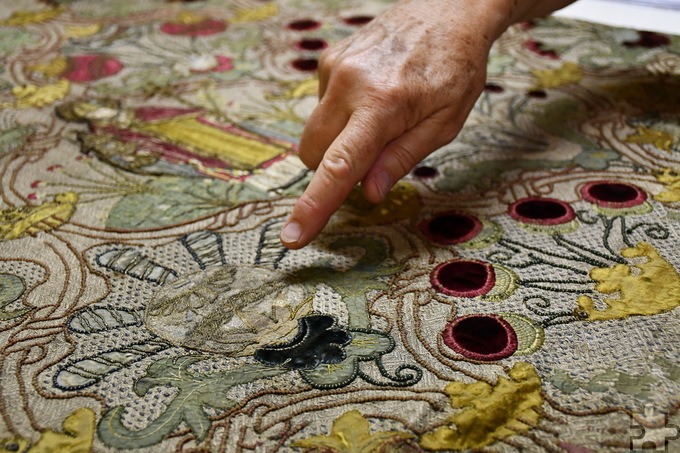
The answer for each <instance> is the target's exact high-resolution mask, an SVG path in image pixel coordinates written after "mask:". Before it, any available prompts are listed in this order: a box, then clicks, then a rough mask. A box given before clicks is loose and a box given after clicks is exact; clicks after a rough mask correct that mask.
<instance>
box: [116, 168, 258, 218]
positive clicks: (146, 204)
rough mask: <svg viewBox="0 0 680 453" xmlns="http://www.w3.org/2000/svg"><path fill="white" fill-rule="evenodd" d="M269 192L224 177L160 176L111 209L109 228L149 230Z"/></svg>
mask: <svg viewBox="0 0 680 453" xmlns="http://www.w3.org/2000/svg"><path fill="white" fill-rule="evenodd" d="M263 198H266V195H264V194H262V193H260V192H257V191H255V190H252V189H249V188H247V187H246V186H244V185H242V184H239V183H233V182H227V181H220V180H211V179H199V178H181V177H175V176H160V177H157V178H154V179H152V180H150V182H149V183H148V184H147V185H146V190H145V191H144V192H143V193H135V194H129V195H125V196H124V197H123V198H122V199H120V200H119V201H118V202H117V203H116V204H115V205H114V207H113V208H112V209H111V211H110V212H109V216H108V219H107V220H106V227H107V228H118V229H129V230H138V229H147V228H157V227H164V226H168V225H175V224H178V223H182V222H186V221H190V220H194V219H198V218H201V217H205V216H209V215H213V214H216V213H218V212H221V211H225V210H228V209H229V208H231V207H233V206H235V205H237V204H239V203H244V202H246V201H249V200H255V199H263Z"/></svg>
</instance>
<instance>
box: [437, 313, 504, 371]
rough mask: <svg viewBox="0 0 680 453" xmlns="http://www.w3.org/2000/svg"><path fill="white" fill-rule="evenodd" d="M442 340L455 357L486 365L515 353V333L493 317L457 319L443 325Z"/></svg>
mask: <svg viewBox="0 0 680 453" xmlns="http://www.w3.org/2000/svg"><path fill="white" fill-rule="evenodd" d="M443 339H444V344H446V345H447V346H448V347H449V348H451V349H453V350H454V351H456V352H457V353H458V354H460V355H462V356H464V357H467V358H469V359H473V360H480V361H485V362H488V361H493V360H500V359H504V358H506V357H510V356H511V355H512V354H514V353H515V351H516V350H517V334H516V333H515V330H514V329H513V328H512V326H511V325H510V324H509V323H508V322H507V321H505V320H504V319H503V318H501V317H500V316H497V315H494V314H475V315H467V316H461V317H460V318H456V319H454V320H453V321H452V322H450V323H448V324H447V325H446V328H445V329H444V332H443Z"/></svg>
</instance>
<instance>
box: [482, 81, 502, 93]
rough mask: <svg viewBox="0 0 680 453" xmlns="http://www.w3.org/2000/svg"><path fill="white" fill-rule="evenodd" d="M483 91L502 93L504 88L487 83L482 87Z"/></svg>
mask: <svg viewBox="0 0 680 453" xmlns="http://www.w3.org/2000/svg"><path fill="white" fill-rule="evenodd" d="M484 91H489V92H491V93H502V92H503V91H505V88H503V87H502V86H500V85H498V84H496V83H487V84H486V85H484Z"/></svg>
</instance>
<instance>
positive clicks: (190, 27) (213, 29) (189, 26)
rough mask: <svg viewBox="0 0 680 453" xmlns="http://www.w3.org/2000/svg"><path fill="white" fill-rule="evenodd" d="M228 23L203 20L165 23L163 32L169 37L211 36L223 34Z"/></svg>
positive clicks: (162, 26)
mask: <svg viewBox="0 0 680 453" xmlns="http://www.w3.org/2000/svg"><path fill="white" fill-rule="evenodd" d="M226 28H227V23H226V22H225V21H222V20H217V19H203V20H198V21H178V22H165V23H164V24H162V25H161V31H162V32H163V33H166V34H168V35H181V36H194V37H196V36H210V35H214V34H217V33H221V32H223V31H224V30H225V29H226Z"/></svg>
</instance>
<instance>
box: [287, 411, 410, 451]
mask: <svg viewBox="0 0 680 453" xmlns="http://www.w3.org/2000/svg"><path fill="white" fill-rule="evenodd" d="M413 437H414V436H413V435H412V434H409V433H404V432H399V431H379V432H371V427H370V424H369V422H368V420H366V418H364V416H363V415H361V412H359V411H356V410H354V411H350V412H345V413H344V414H342V415H341V416H340V417H338V418H337V419H336V420H335V421H334V422H333V428H332V429H331V433H330V435H329V436H323V435H320V436H313V437H308V438H306V439H303V440H298V441H296V442H294V443H293V445H292V446H293V447H297V448H306V449H308V450H313V451H316V450H323V451H328V452H333V453H372V452H378V451H388V450H389V449H390V448H396V446H397V445H398V444H399V443H405V442H406V441H408V440H409V439H412V438H413Z"/></svg>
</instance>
